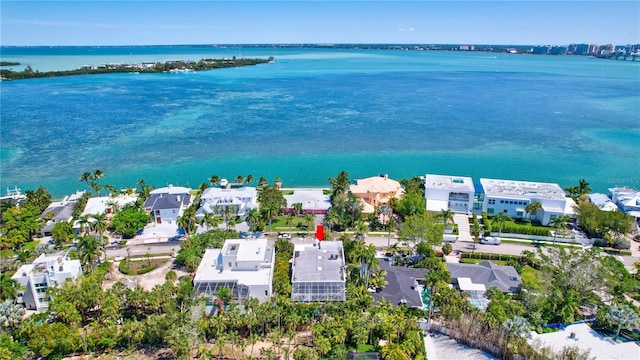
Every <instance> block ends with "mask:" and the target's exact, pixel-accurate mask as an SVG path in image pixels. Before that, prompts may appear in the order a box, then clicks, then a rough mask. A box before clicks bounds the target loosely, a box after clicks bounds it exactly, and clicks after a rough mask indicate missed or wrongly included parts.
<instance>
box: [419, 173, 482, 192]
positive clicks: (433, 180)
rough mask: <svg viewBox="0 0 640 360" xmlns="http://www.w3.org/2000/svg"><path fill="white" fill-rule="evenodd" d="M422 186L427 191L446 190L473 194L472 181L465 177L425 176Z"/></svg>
mask: <svg viewBox="0 0 640 360" xmlns="http://www.w3.org/2000/svg"><path fill="white" fill-rule="evenodd" d="M424 186H425V188H429V189H447V190H460V191H469V192H474V191H475V187H474V186H473V180H472V179H471V178H470V177H466V176H450V175H434V174H427V175H426V176H425V178H424Z"/></svg>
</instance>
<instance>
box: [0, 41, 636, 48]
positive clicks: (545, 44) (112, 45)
mask: <svg viewBox="0 0 640 360" xmlns="http://www.w3.org/2000/svg"><path fill="white" fill-rule="evenodd" d="M576 44H588V45H615V46H634V45H640V42H638V43H626V44H616V43H613V42H609V43H602V44H601V43H598V42H593V43H591V42H573V43H569V44H551V43H544V44H491V43H470V42H451V43H426V42H424V43H417V42H412V43H402V42H398V43H396V42H380V43H376V42H336V43H329V42H321V43H320V42H273V43H271V42H268V43H184V44H99V45H98V44H93V45H86V44H85V45H80V44H76V45H60V44H58V45H52V44H49V45H42V44H41V45H6V44H3V45H0V48H5V47H6V48H8V47H23V48H24V47H152V46H211V47H217V46H302V45H305V46H309V45H313V46H322V47H334V46H341V45H384V46H409V45H411V46H445V45H468V46H471V45H473V46H567V45H576Z"/></svg>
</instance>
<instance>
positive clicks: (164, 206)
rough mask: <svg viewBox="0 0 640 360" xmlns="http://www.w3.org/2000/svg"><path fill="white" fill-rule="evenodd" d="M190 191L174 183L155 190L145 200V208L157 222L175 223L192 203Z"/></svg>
mask: <svg viewBox="0 0 640 360" xmlns="http://www.w3.org/2000/svg"><path fill="white" fill-rule="evenodd" d="M190 191H191V189H189V188H186V187H181V186H172V185H169V186H167V187H163V188H160V189H156V190H153V191H151V192H150V194H149V197H148V198H147V200H146V201H145V202H144V209H145V211H147V212H149V213H150V214H152V215H153V219H154V222H155V223H156V224H175V223H176V222H177V221H178V218H179V217H180V216H182V214H183V213H184V211H185V210H186V209H187V208H188V207H189V205H190V204H191V194H190V193H189V192H190Z"/></svg>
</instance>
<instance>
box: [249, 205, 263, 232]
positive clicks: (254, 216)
mask: <svg viewBox="0 0 640 360" xmlns="http://www.w3.org/2000/svg"><path fill="white" fill-rule="evenodd" d="M246 221H247V224H248V225H249V228H250V229H252V230H253V229H254V226H255V225H256V224H257V223H258V222H259V221H260V212H259V211H258V209H251V210H249V211H248V212H247V218H246Z"/></svg>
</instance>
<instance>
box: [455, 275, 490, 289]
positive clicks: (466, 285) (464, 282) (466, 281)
mask: <svg viewBox="0 0 640 360" xmlns="http://www.w3.org/2000/svg"><path fill="white" fill-rule="evenodd" d="M458 287H460V290H462V291H487V288H486V287H485V286H484V284H474V283H473V282H471V279H470V278H466V277H460V278H458Z"/></svg>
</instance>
